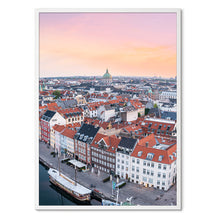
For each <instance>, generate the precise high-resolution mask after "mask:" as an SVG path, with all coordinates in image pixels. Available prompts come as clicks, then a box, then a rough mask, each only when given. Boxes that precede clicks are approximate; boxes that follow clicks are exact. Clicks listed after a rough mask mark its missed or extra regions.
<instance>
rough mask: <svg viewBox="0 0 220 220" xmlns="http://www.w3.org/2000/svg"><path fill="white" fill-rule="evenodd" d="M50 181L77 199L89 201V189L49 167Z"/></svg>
mask: <svg viewBox="0 0 220 220" xmlns="http://www.w3.org/2000/svg"><path fill="white" fill-rule="evenodd" d="M48 174H49V178H50V182H51V183H53V184H54V185H56V186H57V187H59V188H61V189H63V190H64V191H65V192H67V193H68V194H70V195H71V196H73V197H74V198H75V199H77V200H79V201H90V199H91V192H92V191H91V190H90V189H87V188H86V187H84V186H82V185H80V184H79V183H77V182H75V181H73V180H71V179H70V178H68V177H67V176H65V175H64V174H61V173H60V172H59V171H58V170H55V169H52V168H50V169H49V171H48Z"/></svg>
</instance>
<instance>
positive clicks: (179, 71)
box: [35, 8, 182, 211]
mask: <svg viewBox="0 0 220 220" xmlns="http://www.w3.org/2000/svg"><path fill="white" fill-rule="evenodd" d="M44 12H48V13H71V12H72V13H77V12H79V13H80V12H81V13H83V12H84V13H86V12H94V13H95V12H100V13H101V12H103V13H105V12H106V13H111V12H112V13H117V12H118V13H119V12H122V13H126V12H127V13H138V12H140V13H144V12H145V13H176V15H177V54H176V59H177V109H178V111H177V158H178V160H177V174H178V175H177V205H176V206H39V102H38V97H39V77H40V74H39V14H40V13H44ZM181 24H182V19H181V9H175V8H174V9H169V8H162V9H160V8H158V9H157V8H152V9H148V8H114V9H110V8H98V9H92V8H89V9H88V8H87V9H81V8H75V9H63V8H61V9H55V8H54V9H51V8H50V9H47V8H43V9H35V52H36V53H35V54H36V55H35V86H36V87H37V88H35V110H36V112H35V117H36V120H35V209H36V210H74V211H82V210H87V211H93V210H94V211H97V210H99V211H103V210H104V211H106V210H108V211H147V210H161V211H162V210H165V211H168V210H182V85H181V84H182V38H181V36H182V25H181Z"/></svg>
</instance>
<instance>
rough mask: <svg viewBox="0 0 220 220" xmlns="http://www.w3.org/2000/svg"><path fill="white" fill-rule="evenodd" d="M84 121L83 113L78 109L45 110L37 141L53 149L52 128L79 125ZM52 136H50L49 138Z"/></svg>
mask: <svg viewBox="0 0 220 220" xmlns="http://www.w3.org/2000/svg"><path fill="white" fill-rule="evenodd" d="M83 120H84V116H83V112H82V110H81V109H79V108H75V109H72V110H71V109H68V110H67V109H65V110H59V111H51V110H47V111H46V112H45V113H44V114H43V115H42V117H41V118H40V126H39V130H40V131H39V135H40V137H39V139H40V140H42V141H44V142H46V143H48V144H50V145H51V146H53V147H54V142H55V140H54V136H53V135H54V131H53V126H54V125H55V124H56V125H72V124H81V123H82V122H83ZM51 135H52V136H51Z"/></svg>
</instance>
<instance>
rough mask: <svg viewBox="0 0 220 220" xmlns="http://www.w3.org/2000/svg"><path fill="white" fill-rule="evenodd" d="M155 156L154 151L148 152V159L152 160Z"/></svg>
mask: <svg viewBox="0 0 220 220" xmlns="http://www.w3.org/2000/svg"><path fill="white" fill-rule="evenodd" d="M153 157H154V154H153V153H148V154H147V158H146V159H148V160H152V159H153Z"/></svg>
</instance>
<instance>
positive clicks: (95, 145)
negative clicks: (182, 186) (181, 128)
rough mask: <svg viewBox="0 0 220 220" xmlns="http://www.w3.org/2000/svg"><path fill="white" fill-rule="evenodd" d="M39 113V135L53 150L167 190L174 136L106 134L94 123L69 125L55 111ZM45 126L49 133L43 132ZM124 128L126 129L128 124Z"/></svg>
mask: <svg viewBox="0 0 220 220" xmlns="http://www.w3.org/2000/svg"><path fill="white" fill-rule="evenodd" d="M43 116H44V117H42V121H41V127H42V130H41V133H42V134H41V135H42V139H43V140H44V141H45V142H47V143H50V145H51V146H52V147H53V148H54V149H55V151H56V152H58V151H59V152H61V153H68V154H70V155H71V156H73V155H74V156H75V158H76V159H78V160H79V161H81V162H83V163H85V164H87V165H91V166H92V167H94V169H96V170H100V171H103V172H106V173H109V174H117V175H119V176H120V178H124V179H130V180H131V181H132V182H135V183H138V184H143V185H145V186H146V187H156V188H159V189H164V190H168V189H169V188H170V186H171V185H172V184H173V183H174V182H175V179H176V139H174V138H172V139H171V138H168V137H161V136H156V135H155V134H153V133H152V134H149V135H148V136H146V137H143V136H141V137H138V138H135V137H134V136H132V137H133V138H132V137H120V136H116V135H107V134H103V133H101V130H102V129H101V128H100V127H99V126H98V125H91V124H86V123H84V124H82V125H81V127H80V128H79V127H78V129H75V128H74V129H73V128H72V129H70V128H69V127H68V126H70V125H66V123H65V122H66V121H65V119H64V118H63V117H62V116H61V115H59V113H57V112H52V111H47V112H46V113H45V114H44V115H43ZM45 116H46V117H45ZM53 119H56V120H53ZM45 121H46V122H47V125H46V124H45ZM55 123H57V124H55ZM79 125H80V124H79ZM79 125H78V126H79ZM48 128H49V129H48ZM129 128H130V127H129ZM136 128H137V129H136ZM131 129H132V130H135V129H136V130H137V131H139V132H140V128H139V126H131ZM45 130H47V133H48V132H50V134H49V133H48V134H47V135H44V133H45ZM126 130H127V131H128V133H130V130H128V127H127V129H126ZM142 133H143V132H142ZM48 139H49V140H50V141H48Z"/></svg>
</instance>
